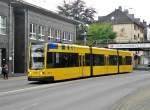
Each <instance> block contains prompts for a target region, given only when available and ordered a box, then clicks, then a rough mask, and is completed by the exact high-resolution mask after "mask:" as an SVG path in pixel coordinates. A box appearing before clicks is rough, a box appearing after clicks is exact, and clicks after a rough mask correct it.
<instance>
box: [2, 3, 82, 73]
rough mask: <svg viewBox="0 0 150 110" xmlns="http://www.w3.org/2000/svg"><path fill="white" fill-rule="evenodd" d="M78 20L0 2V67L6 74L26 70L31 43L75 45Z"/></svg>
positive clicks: (25, 4) (27, 4)
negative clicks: (5, 67)
mask: <svg viewBox="0 0 150 110" xmlns="http://www.w3.org/2000/svg"><path fill="white" fill-rule="evenodd" d="M78 24H79V22H78V21H75V20H72V19H69V18H66V17H63V16H60V15H58V14H56V13H54V12H51V11H49V10H46V9H43V8H41V7H38V6H35V5H32V4H29V3H27V2H24V1H20V0H0V66H2V64H4V63H6V62H7V63H8V64H9V72H10V73H24V72H26V70H27V67H28V46H29V44H30V43H32V42H59V43H76V27H77V25H78Z"/></svg>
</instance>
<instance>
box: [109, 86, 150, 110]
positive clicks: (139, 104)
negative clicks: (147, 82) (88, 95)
mask: <svg viewBox="0 0 150 110" xmlns="http://www.w3.org/2000/svg"><path fill="white" fill-rule="evenodd" d="M149 91H150V87H149V86H147V87H143V88H140V89H138V90H136V91H135V92H134V93H132V94H129V95H128V96H126V97H124V98H123V99H122V100H120V101H118V103H117V104H116V106H114V108H113V109H112V110H149V109H150V92H149Z"/></svg>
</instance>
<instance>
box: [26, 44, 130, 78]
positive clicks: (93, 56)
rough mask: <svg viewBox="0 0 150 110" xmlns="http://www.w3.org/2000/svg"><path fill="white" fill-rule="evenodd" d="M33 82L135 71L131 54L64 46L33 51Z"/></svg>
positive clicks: (30, 74) (41, 46)
mask: <svg viewBox="0 0 150 110" xmlns="http://www.w3.org/2000/svg"><path fill="white" fill-rule="evenodd" d="M29 50H30V51H29V69H28V80H29V81H54V80H55V81H56V80H67V79H74V78H83V77H92V76H99V75H107V74H117V73H127V72H128V73H130V72H132V71H133V65H132V53H131V52H129V51H122V50H112V49H106V48H97V47H88V46H80V45H72V44H60V43H43V44H39V43H37V44H36V43H35V44H32V45H31V46H30V49H29Z"/></svg>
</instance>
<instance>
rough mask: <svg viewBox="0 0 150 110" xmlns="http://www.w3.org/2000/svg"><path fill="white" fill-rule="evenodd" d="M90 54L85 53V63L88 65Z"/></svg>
mask: <svg viewBox="0 0 150 110" xmlns="http://www.w3.org/2000/svg"><path fill="white" fill-rule="evenodd" d="M90 56H91V55H90V54H85V64H86V66H90Z"/></svg>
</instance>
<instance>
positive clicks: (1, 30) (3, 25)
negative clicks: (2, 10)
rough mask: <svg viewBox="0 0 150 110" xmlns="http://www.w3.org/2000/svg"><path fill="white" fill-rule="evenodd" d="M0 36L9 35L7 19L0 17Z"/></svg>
mask: <svg viewBox="0 0 150 110" xmlns="http://www.w3.org/2000/svg"><path fill="white" fill-rule="evenodd" d="M0 34H2V35H6V34H7V18H6V17H5V16H0Z"/></svg>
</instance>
